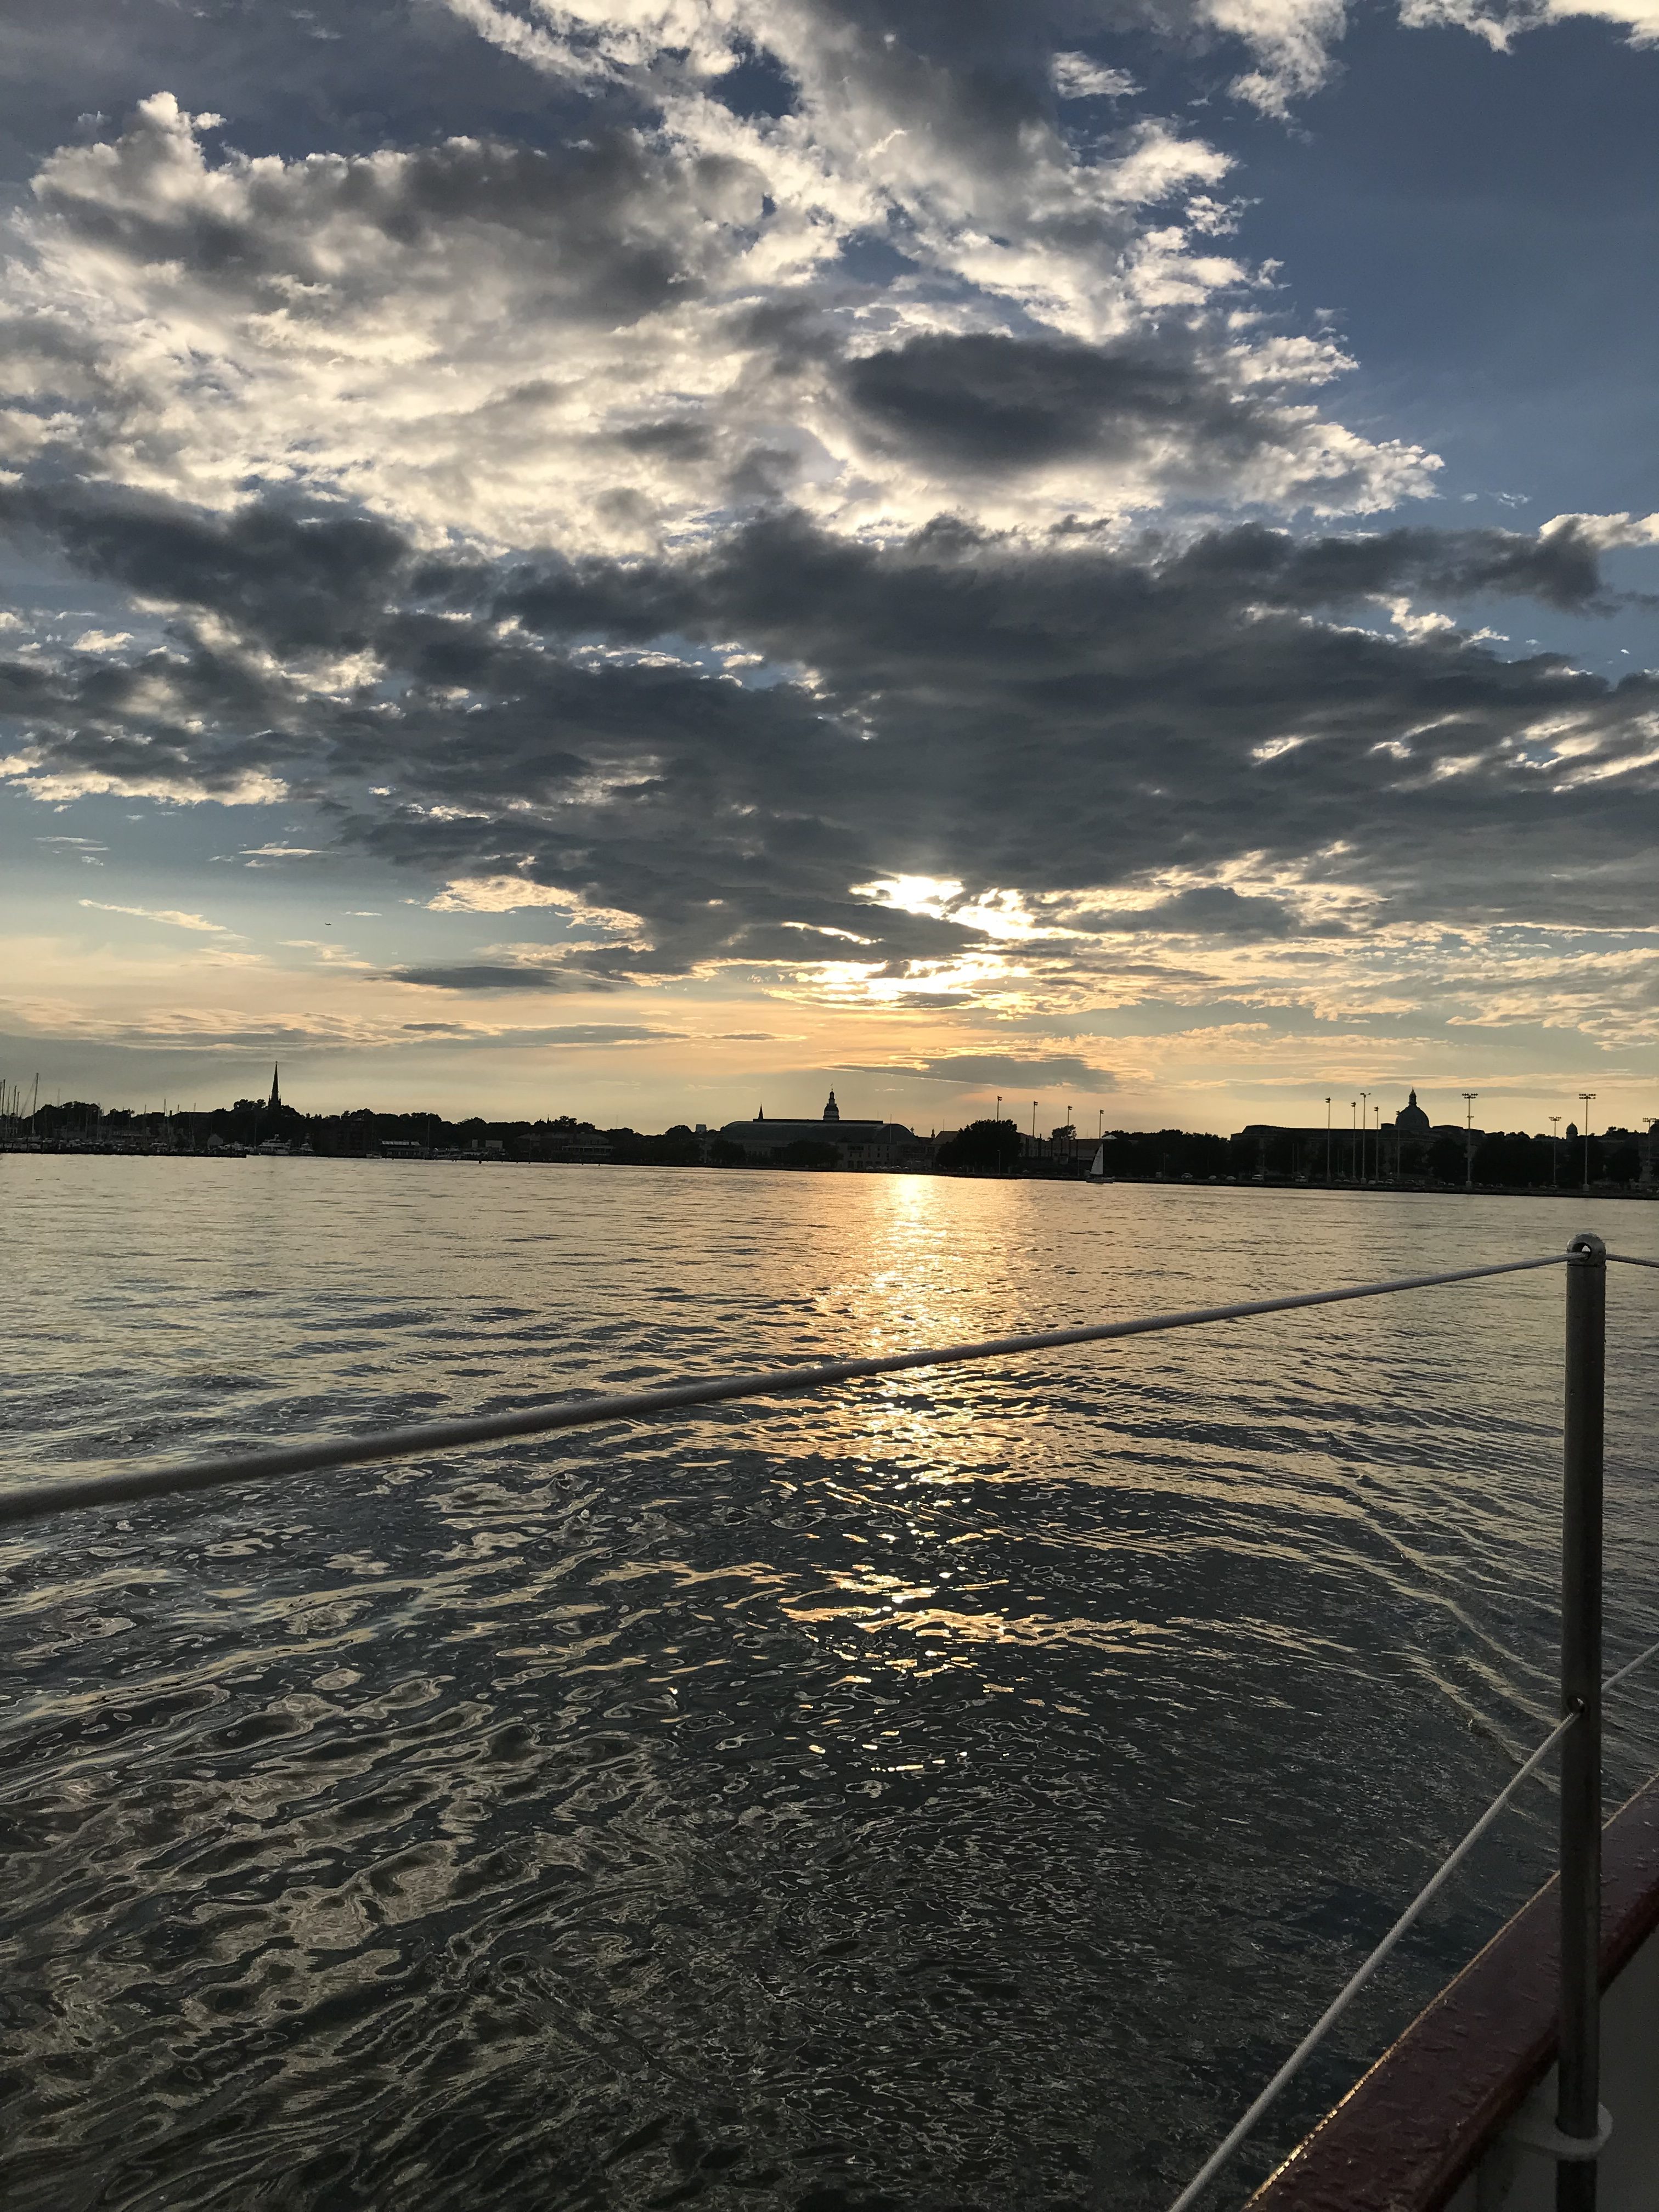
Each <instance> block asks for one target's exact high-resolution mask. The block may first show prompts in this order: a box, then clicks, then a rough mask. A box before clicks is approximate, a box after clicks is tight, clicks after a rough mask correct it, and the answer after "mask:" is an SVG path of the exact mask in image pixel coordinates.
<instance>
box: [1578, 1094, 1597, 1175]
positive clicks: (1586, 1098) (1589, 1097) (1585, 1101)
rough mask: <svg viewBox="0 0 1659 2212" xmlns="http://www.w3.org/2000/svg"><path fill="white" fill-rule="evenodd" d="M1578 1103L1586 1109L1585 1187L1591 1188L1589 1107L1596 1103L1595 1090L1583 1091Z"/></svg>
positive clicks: (1579, 1095)
mask: <svg viewBox="0 0 1659 2212" xmlns="http://www.w3.org/2000/svg"><path fill="white" fill-rule="evenodd" d="M1578 1103H1579V1104H1580V1105H1581V1106H1582V1107H1583V1109H1584V1188H1585V1189H1586V1190H1587V1191H1588V1190H1589V1109H1590V1108H1591V1106H1592V1105H1594V1103H1595V1092H1594V1091H1580V1092H1579V1094H1578Z"/></svg>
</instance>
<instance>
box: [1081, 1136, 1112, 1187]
mask: <svg viewBox="0 0 1659 2212" xmlns="http://www.w3.org/2000/svg"><path fill="white" fill-rule="evenodd" d="M1113 1180H1114V1178H1113V1177H1112V1176H1109V1175H1108V1174H1107V1172H1106V1147H1105V1146H1104V1145H1101V1146H1097V1149H1096V1152H1095V1156H1094V1158H1093V1159H1091V1161H1090V1163H1089V1172H1088V1174H1087V1175H1086V1176H1085V1177H1084V1181H1085V1182H1112V1181H1113Z"/></svg>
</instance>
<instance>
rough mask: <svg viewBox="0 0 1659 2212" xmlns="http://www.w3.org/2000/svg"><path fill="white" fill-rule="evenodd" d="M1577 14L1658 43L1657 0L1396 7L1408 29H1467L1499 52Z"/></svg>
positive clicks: (1484, 1) (1438, 0)
mask: <svg viewBox="0 0 1659 2212" xmlns="http://www.w3.org/2000/svg"><path fill="white" fill-rule="evenodd" d="M1581 16H1588V17H1589V18H1591V19H1592V20H1594V21H1596V22H1601V23H1616V24H1618V25H1619V26H1620V27H1621V28H1623V29H1624V30H1626V31H1628V32H1629V33H1630V37H1631V42H1632V45H1636V46H1647V45H1650V44H1652V43H1653V42H1655V41H1656V40H1659V0H1497V4H1495V5H1494V4H1491V0H1401V4H1400V20H1401V22H1402V23H1404V24H1405V25H1406V26H1407V28H1408V29H1412V30H1426V29H1432V28H1438V27H1444V26H1450V27H1454V28H1455V29H1459V30H1464V31H1472V32H1474V34H1475V35H1476V37H1478V38H1482V39H1484V40H1486V43H1487V44H1488V46H1495V47H1497V48H1498V50H1499V51H1500V52H1502V51H1504V50H1505V49H1506V48H1507V47H1508V46H1510V44H1511V43H1512V41H1513V40H1515V39H1516V38H1517V37H1519V36H1520V35H1522V33H1525V32H1528V31H1536V30H1541V29H1543V28H1544V27H1546V26H1547V25H1549V24H1551V23H1564V22H1567V21H1571V20H1572V19H1574V18H1576V17H1581Z"/></svg>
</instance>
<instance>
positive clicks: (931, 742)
mask: <svg viewBox="0 0 1659 2212" xmlns="http://www.w3.org/2000/svg"><path fill="white" fill-rule="evenodd" d="M1656 113H1659V0H1348V4H1346V5H1345V4H1344V0H765V4H764V5H763V4H761V0H568V4H565V5H559V4H555V0H350V4H349V5H348V4H345V0H315V4H313V5H311V6H308V7H304V8H295V7H289V6H284V5H280V4H277V0H193V4H191V5H190V6H188V7H186V6H184V5H180V4H177V0H10V4H9V6H8V8H7V9H6V10H5V14H4V19H3V23H0V163H3V167H4V189H5V193H6V203H5V225H6V228H5V239H4V247H3V250H4V252H5V255H6V261H7V267H6V284H5V292H4V299H3V303H0V314H3V329H4V343H3V347H0V359H3V362H4V366H5V368H6V370H7V386H8V390H7V393H6V396H5V397H4V398H3V400H0V440H3V444H4V448H5V450H4V453H3V454H0V521H3V525H4V535H3V544H0V558H3V562H4V605H5V608H6V610H7V611H5V612H4V613H3V614H0V711H3V714H4V715H5V718H6V719H5V727H4V729H3V731H0V838H3V850H4V854H5V866H4V871H3V875H0V933H3V939H4V942H3V947H0V1032H3V1034H0V1073H4V1074H5V1075H7V1076H9V1077H12V1078H17V1077H21V1078H22V1079H23V1080H24V1082H25V1083H26V1085H27V1083H28V1082H29V1081H30V1079H32V1077H33V1073H34V1072H35V1071H36V1070H37V1069H38V1070H39V1071H40V1077H41V1084H42V1091H43V1095H50V1094H52V1093H55V1092H58V1091H62V1092H63V1093H64V1095H69V1096H82V1097H84V1096H95V1097H100V1098H101V1099H102V1100H103V1102H104V1103H106V1105H109V1104H115V1103H127V1104H133V1105H139V1104H143V1103H146V1102H149V1103H159V1102H160V1100H161V1098H162V1097H164V1096H165V1097H168V1098H175V1099H181V1100H183V1101H184V1102H185V1103H191V1101H192V1100H196V1101H199V1102H200V1103H203V1104H204V1105H205V1104H207V1103H210V1102H216V1101H219V1100H222V1099H228V1098H230V1097H235V1096H237V1095H239V1094H242V1093H245V1092H246V1091H249V1090H251V1089H252V1088H254V1087H256V1086H257V1085H261V1084H262V1083H263V1081H264V1080H267V1079H268V1073H269V1063H270V1060H271V1059H272V1058H273V1057H275V1056H276V1055H277V1054H280V1056H281V1058H282V1060H283V1069H284V1090H285V1091H287V1092H288V1093H289V1094H290V1095H291V1096H292V1097H294V1099H295V1102H296V1103H300V1104H301V1105H306V1106H311V1107H315V1108H319V1109H332V1108H338V1107H341V1106H349V1105H353V1104H358V1103H376V1104H380V1105H384V1106H393V1105H397V1106H414V1107H433V1108H437V1109H444V1110H451V1111H453V1110H457V1109H461V1108H463V1107H482V1108H483V1109H487V1110H491V1109H493V1110H495V1111H499V1112H512V1113H532V1114H552V1113H557V1112H560V1111H572V1112H575V1113H578V1114H581V1115H588V1116H592V1117H593V1118H596V1119H598V1120H599V1121H604V1122H611V1121H621V1120H628V1121H633V1122H635V1124H636V1125H638V1126H640V1127H660V1126H662V1125H663V1124H664V1123H665V1122H667V1121H677V1120H681V1119H684V1120H689V1121H708V1122H711V1123H717V1122H719V1121H724V1120H726V1119H729V1118H732V1116H733V1115H738V1114H747V1113H750V1112H752V1111H753V1109H754V1107H755V1106H756V1104H757V1103H762V1102H763V1103H764V1104H765V1106H766V1108H767V1109H768V1110H769V1111H770V1112H775V1113H781V1112H788V1111H801V1110H807V1111H813V1112H816V1110H817V1108H818V1106H819V1105H820V1104H821V1103H822V1098H823V1091H824V1089H825V1088H826V1086H827V1085H829V1083H831V1082H833V1083H834V1084H835V1085H836V1089H837V1091H839V1093H840V1095H841V1097H842V1102H843V1104H844V1106H845V1107H846V1108H847V1109H848V1110H854V1111H864V1112H873V1113H881V1114H886V1115H895V1116H897V1117H899V1118H902V1119H905V1120H908V1121H911V1122H912V1123H913V1124H916V1125H919V1126H921V1127H924V1128H927V1127H934V1126H940V1127H943V1126H951V1125H953V1124H954V1123H956V1122H957V1121H959V1120H961V1119H962V1118H963V1116H964V1115H967V1114H969V1112H972V1111H984V1110H988V1109H989V1107H990V1105H991V1103H992V1100H993V1098H994V1095H995V1094H996V1093H997V1092H998V1091H1000V1092H1002V1093H1003V1094H1004V1095H1005V1097H1007V1098H1010V1099H1014V1098H1018V1100H1019V1101H1021V1102H1022V1103H1021V1106H1020V1111H1021V1114H1022V1118H1024V1116H1025V1115H1027V1113H1028V1112H1029V1106H1030V1101H1031V1100H1032V1099H1034V1098H1035V1099H1039V1100H1041V1101H1042V1106H1041V1121H1042V1124H1043V1126H1051V1125H1052V1124H1053V1123H1054V1122H1057V1121H1059V1120H1060V1115H1061V1109H1062V1108H1063V1107H1065V1106H1066V1105H1070V1106H1071V1107H1072V1109H1073V1111H1074V1114H1075V1116H1076V1118H1077V1120H1078V1121H1079V1126H1081V1127H1086V1128H1089V1129H1092V1128H1093V1127H1094V1126H1095V1117H1096V1115H1097V1114H1098V1113H1102V1112H1103V1114H1104V1115H1105V1118H1106V1121H1107V1123H1108V1126H1111V1125H1113V1124H1121V1125H1125V1126H1131V1127H1133V1126H1139V1125H1146V1124H1148V1123H1158V1122H1164V1121H1177V1122H1181V1123H1184V1124H1185V1125H1186V1126H1188V1127H1207V1128H1219V1129H1227V1128H1232V1127H1238V1126H1240V1124H1241V1123H1242V1122H1243V1121H1245V1120H1247V1119H1256V1118H1270V1119H1274V1120H1288V1121H1322V1118H1323V1115H1324V1110H1325V1109H1324V1100H1325V1097H1326V1096H1327V1094H1333V1095H1334V1096H1335V1097H1336V1098H1337V1102H1338V1103H1337V1107H1336V1115H1337V1118H1338V1120H1339V1121H1346V1118H1347V1112H1348V1108H1347V1102H1348V1100H1349V1099H1350V1098H1351V1097H1352V1096H1353V1095H1354V1093H1355V1091H1357V1089H1358V1087H1359V1086H1361V1085H1364V1087H1366V1088H1368V1089H1369V1090H1370V1091H1372V1092H1373V1093H1374V1094H1379V1095H1380V1096H1381V1097H1383V1099H1384V1101H1385V1102H1386V1104H1387V1106H1388V1109H1389V1110H1390V1111H1392V1110H1393V1108H1394V1107H1395V1105H1396V1104H1398V1103H1401V1101H1402V1099H1403V1094H1404V1091H1405V1088H1406V1086H1407V1085H1408V1084H1415V1085H1417V1087H1418V1088H1419V1090H1420V1091H1422V1092H1423V1093H1424V1098H1425V1103H1426V1104H1427V1105H1428V1106H1429V1108H1430V1110H1431V1112H1432V1113H1434V1114H1435V1115H1436V1116H1437V1118H1446V1119H1449V1118H1453V1117H1454V1115H1456V1116H1457V1117H1459V1118H1461V1111H1462V1109H1461V1104H1460V1103H1459V1102H1458V1101H1457V1099H1456V1096H1455V1094H1456V1092H1457V1091H1459V1090H1461V1089H1464V1088H1476V1089H1479V1091H1480V1094H1481V1097H1480V1104H1479V1107H1478V1109H1477V1118H1478V1119H1479V1120H1480V1121H1484V1122H1485V1123H1486V1125H1487V1126H1489V1127H1498V1126H1502V1127H1517V1126H1526V1127H1542V1126H1544V1117H1545V1116H1546V1115H1547V1114H1548V1113H1550V1112H1552V1111H1564V1112H1565V1113H1568V1114H1573V1113H1576V1112H1577V1107H1576V1104H1575V1102H1574V1096H1573V1094H1574V1093H1575V1092H1576V1091H1578V1090H1579V1089H1581V1088H1589V1089H1591V1090H1594V1091H1596V1092H1597V1093H1598V1101H1599V1103H1598V1104H1597V1106H1596V1108H1595V1117H1596V1120H1597V1122H1598V1125H1599V1124H1600V1123H1601V1122H1603V1121H1607V1120H1608V1119H1622V1120H1626V1121H1632V1120H1634V1119H1635V1118H1636V1117H1637V1116H1638V1115H1640V1114H1642V1113H1644V1111H1652V1112H1659V1066H1656V1059H1655V1042H1656V1033H1659V902H1656V883H1655V871H1654V866H1653V849H1654V843H1655V830H1656V792H1659V677H1656V675H1655V674H1653V673H1652V672H1651V671H1652V670H1653V668H1654V667H1655V665H1656V663H1659V622H1656V610H1659V515H1656V513H1655V512H1654V510H1655V509H1659V435H1656V432H1659V420H1656V416H1659V403H1656V396H1655V395H1656V386H1655V380H1654V374H1653V363H1654V361H1655V358H1656V349H1659V281H1656V277H1659V271H1656V253H1655V246H1656V234H1659V131H1656V130H1655V129H1654V127H1653V125H1654V117H1655V115H1656Z"/></svg>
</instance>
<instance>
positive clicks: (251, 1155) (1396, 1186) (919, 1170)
mask: <svg viewBox="0 0 1659 2212" xmlns="http://www.w3.org/2000/svg"><path fill="white" fill-rule="evenodd" d="M0 1156H4V1157H13V1158H30V1159H42V1158H45V1159H128V1160H179V1161H185V1160H197V1161H202V1162H204V1163H205V1162H212V1163H213V1164H215V1165H216V1166H234V1165H239V1164H244V1163H246V1162H247V1161H250V1160H261V1161H266V1162H270V1161H276V1160H282V1161H290V1160H291V1161H295V1162H303V1163H304V1164H307V1165H308V1166H320V1165H324V1164H349V1165H351V1166H359V1167H384V1168H396V1167H422V1168H469V1167H491V1168H550V1169H555V1170H557V1169H569V1168H599V1169H603V1170H605V1171H606V1172H607V1173H614V1172H618V1171H620V1172H623V1173H626V1172H628V1171H629V1170H634V1171H636V1172H639V1173H641V1174H647V1175H660V1174H668V1175H674V1174H692V1175H729V1176H750V1175H781V1176H919V1177H921V1178H922V1179H923V1180H925V1181H927V1182H1011V1183H1066V1184H1073V1185H1081V1186H1082V1187H1083V1188H1085V1189H1094V1190H1113V1189H1132V1190H1158V1189H1163V1190H1189V1191H1202V1190H1214V1191H1224V1190H1243V1191H1251V1190H1254V1191H1281V1192H1284V1193H1285V1194H1289V1195H1291V1196H1295V1195H1296V1194H1298V1193H1302V1194H1316V1193H1319V1194H1340V1195H1343V1196H1347V1197H1357V1198H1550V1199H1559V1200H1564V1201H1565V1200H1572V1199H1578V1200H1583V1199H1598V1200H1600V1199H1618V1200H1630V1201H1632V1202H1634V1203H1637V1204H1649V1203H1651V1202H1652V1201H1653V1200H1656V1199H1659V1188H1654V1189H1648V1190H1644V1189H1642V1188H1639V1186H1632V1185H1629V1184H1619V1183H1593V1184H1591V1186H1590V1187H1589V1189H1588V1190H1586V1189H1585V1188H1583V1186H1582V1185H1581V1184H1577V1183H1568V1184H1559V1185H1557V1186H1555V1187H1553V1188H1552V1187H1550V1186H1549V1185H1544V1186H1542V1187H1538V1186H1535V1185H1528V1184H1524V1183H1474V1184H1472V1185H1465V1184H1462V1183H1437V1182H1414V1181H1407V1182H1389V1181H1384V1182H1340V1181H1339V1182H1325V1181H1324V1180H1323V1179H1322V1178H1320V1177H1315V1176H1307V1177H1303V1178H1300V1179H1297V1178H1295V1177H1292V1176H1108V1177H1107V1178H1106V1179H1105V1180H1104V1181H1103V1182H1091V1179H1090V1177H1089V1176H1088V1175H1087V1173H1086V1172H1084V1171H1078V1172H1073V1173H1066V1172H1060V1173H1058V1174H1056V1173H1055V1172H1054V1171H1053V1170H1047V1171H1044V1170H1038V1171H1036V1173H1030V1174H1022V1173H1018V1172H1016V1173H1015V1174H1012V1175H982V1174H978V1173H975V1171H974V1170H971V1169H966V1168H924V1167H869V1168H864V1167H785V1166H783V1165H781V1164H777V1163H775V1162H773V1161H769V1160H767V1161H762V1160H755V1161H751V1162H750V1163H748V1164H745V1165H744V1166H742V1167H737V1166H725V1165H717V1164H715V1163H714V1162H713V1161H696V1160H663V1161H654V1160H591V1159H590V1160H549V1159H519V1158H513V1156H512V1155H510V1154H508V1155H505V1156H504V1155H503V1154H501V1153H499V1152H471V1153H468V1152H431V1153H423V1152H311V1153H306V1152H260V1151H259V1150H258V1148H257V1147H255V1148H252V1149H251V1150H246V1151H243V1150H238V1151H231V1150H230V1149H228V1148H226V1149H224V1150H222V1151H219V1152H208V1151H205V1150H204V1151H197V1152H190V1151H186V1150H183V1149H178V1148H174V1147H172V1146H160V1145H158V1146H137V1145H73V1144H70V1145H62V1144H54V1143H52V1142H51V1141H50V1140H46V1141H41V1142H38V1143H33V1144H31V1143H27V1142H23V1143H19V1142H18V1141H16V1140H15V1139H5V1140H0Z"/></svg>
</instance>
